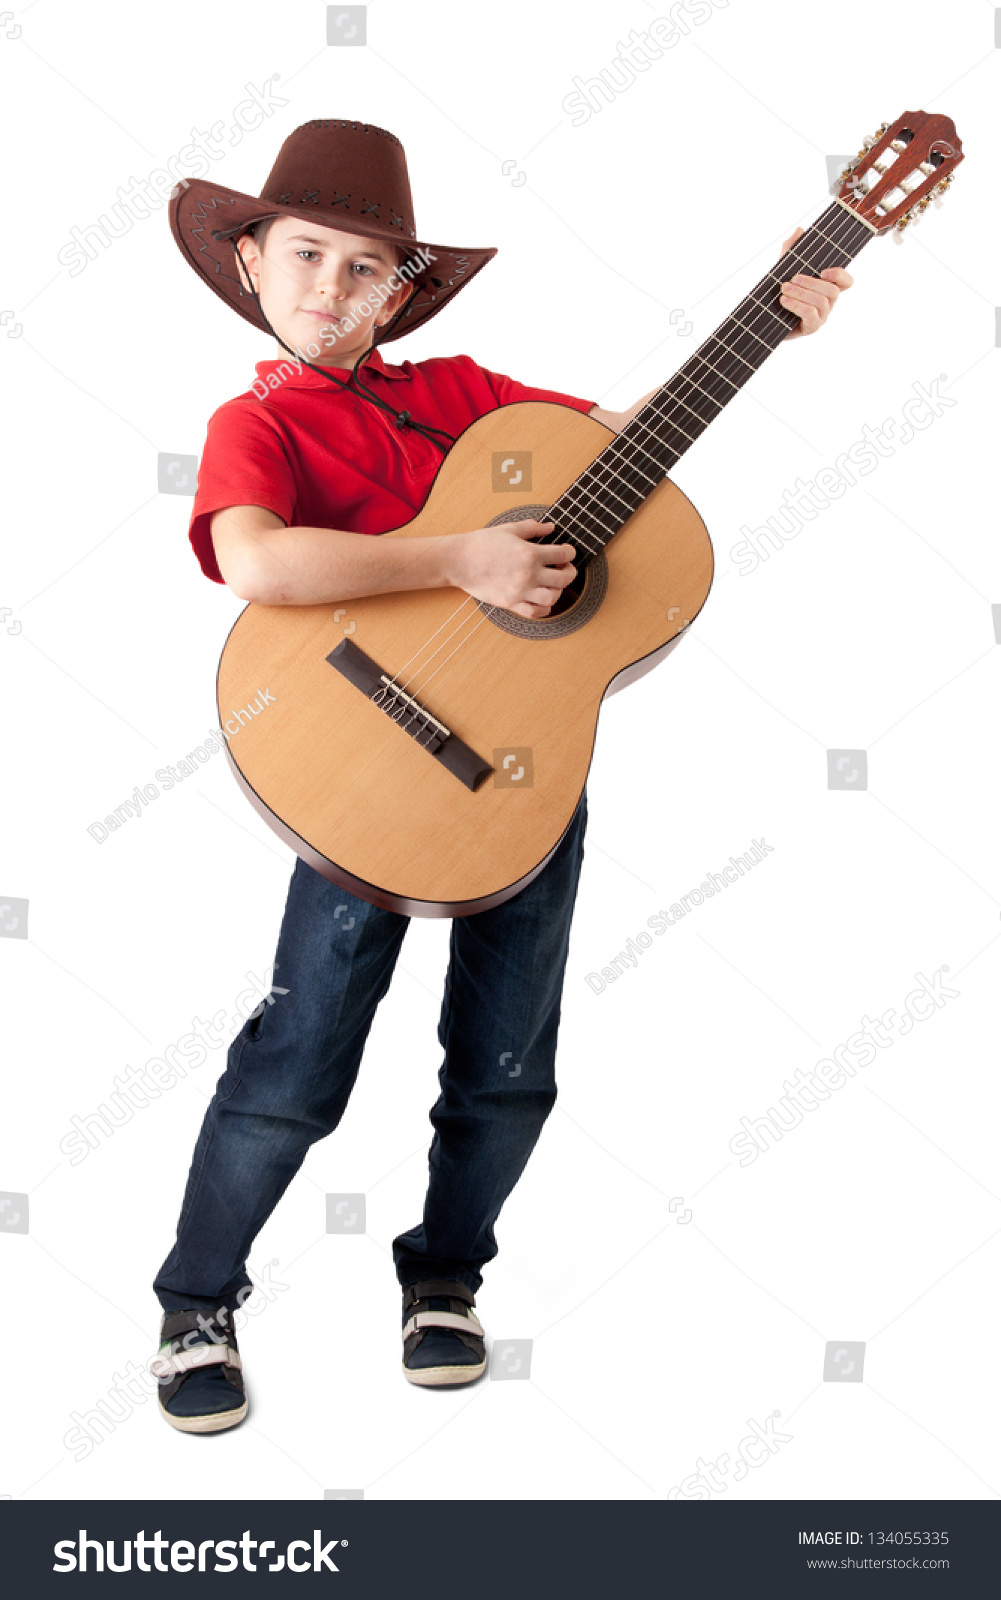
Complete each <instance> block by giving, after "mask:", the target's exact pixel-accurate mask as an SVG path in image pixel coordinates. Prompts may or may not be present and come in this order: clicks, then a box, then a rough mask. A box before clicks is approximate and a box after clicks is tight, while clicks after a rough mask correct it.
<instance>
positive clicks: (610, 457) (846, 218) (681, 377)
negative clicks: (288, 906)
mask: <svg viewBox="0 0 1001 1600" xmlns="http://www.w3.org/2000/svg"><path fill="white" fill-rule="evenodd" d="M833 209H834V208H833V207H831V208H829V209H828V211H827V212H822V213H821V216H820V217H818V218H817V221H816V222H815V223H814V224H813V226H812V228H811V231H810V237H809V245H808V251H809V255H812V253H813V252H814V251H815V250H817V251H819V254H820V255H821V256H823V255H825V254H826V253H827V252H828V251H829V250H830V249H832V248H833V249H834V250H835V251H838V252H841V253H843V254H844V255H845V259H846V261H850V260H852V259H853V255H852V252H851V251H848V250H846V249H845V244H844V242H843V241H844V240H845V239H846V238H847V237H849V235H850V231H851V228H852V226H853V225H859V218H858V217H856V216H855V215H854V214H852V213H850V212H848V211H845V210H844V209H843V208H842V209H840V211H839V214H838V215H837V216H836V217H833V218H832V220H833V221H834V222H835V224H836V226H835V230H834V236H833V237H830V236H828V235H827V234H826V233H825V232H824V230H823V228H822V227H821V226H820V224H821V222H822V221H823V220H824V219H825V218H826V217H828V216H830V215H831V213H832V211H833ZM861 225H863V226H864V224H861ZM869 237H871V235H869ZM802 242H803V241H798V243H799V244H802ZM864 242H866V241H865V240H863V243H864ZM856 253H857V252H856ZM809 255H804V254H803V253H802V252H801V251H800V250H798V249H796V248H795V247H794V248H792V249H790V250H787V251H786V252H784V254H783V255H782V256H781V257H780V258H779V260H778V262H777V263H776V265H775V267H774V268H773V269H772V270H771V271H769V272H767V273H765V275H764V277H763V278H762V279H761V280H760V281H759V283H758V284H756V285H755V286H754V290H761V289H762V288H764V286H765V285H766V283H767V282H768V281H769V280H770V281H771V282H772V283H775V284H777V283H781V282H782V281H784V265H783V264H784V263H786V262H787V261H789V260H790V259H791V260H795V261H797V262H799V263H800V265H801V266H803V267H806V268H808V269H809V270H810V271H811V272H813V271H814V270H815V268H816V262H815V261H814V260H812V259H810V258H809ZM754 290H752V291H751V292H750V293H748V294H747V295H746V296H745V297H744V298H743V299H742V300H741V301H740V302H738V306H737V308H736V310H735V311H734V312H732V313H730V315H729V316H728V317H726V318H724V322H723V324H721V326H724V325H726V324H728V323H736V324H737V325H738V327H739V328H740V329H741V330H742V334H749V335H750V336H751V338H752V339H753V340H757V342H758V343H759V344H761V345H764V346H765V347H766V349H767V350H768V352H769V353H771V352H772V351H773V350H774V349H775V348H777V346H776V345H771V344H769V341H768V340H767V338H764V337H762V332H765V331H768V326H769V322H771V323H775V322H778V323H779V324H782V323H783V317H782V315H781V314H780V311H779V310H777V309H776V308H774V307H772V306H770V305H768V304H766V303H764V302H762V301H760V300H758V299H757V298H756V295H755V292H754ZM748 302H750V303H751V304H752V305H753V306H755V307H756V308H757V309H756V311H755V312H754V313H752V315H751V320H750V323H747V322H744V321H742V320H741V318H740V317H739V316H738V315H737V312H739V311H740V310H742V309H743V308H744V307H746V306H747V305H748ZM781 309H782V311H784V312H785V315H786V316H788V317H789V318H790V320H789V322H788V323H787V324H785V326H786V332H788V331H789V329H790V328H791V327H792V326H793V325H794V324H795V322H796V321H798V320H799V319H798V317H797V316H796V313H795V312H791V311H789V310H788V309H787V308H784V307H783V308H781ZM762 316H763V317H764V319H765V320H764V322H763V323H762V326H761V332H759V331H758V329H757V327H755V324H757V323H759V322H760V321H761V318H762ZM742 334H734V335H733V337H734V338H736V339H741V338H742ZM783 337H785V335H783ZM778 342H779V343H781V340H779V341H778ZM714 343H715V344H716V345H718V346H719V347H720V348H721V351H722V355H723V359H724V360H725V359H726V358H727V357H735V358H736V360H737V361H738V362H741V363H742V364H743V365H744V366H746V367H748V369H749V375H750V373H753V372H754V371H755V370H757V369H756V365H755V363H754V362H753V361H748V360H747V358H746V356H745V355H744V354H742V352H741V351H740V350H739V349H737V347H736V345H730V344H728V343H727V342H726V340H724V339H721V338H719V337H718V336H717V335H716V333H712V334H710V335H709V336H708V338H707V339H706V340H705V341H704V342H703V344H702V345H701V346H700V347H699V349H698V350H696V351H695V352H694V354H693V355H692V356H690V357H689V358H688V361H687V362H686V363H685V366H686V367H687V366H692V365H694V364H695V363H696V362H698V363H701V365H702V366H704V367H707V368H708V369H709V371H710V372H711V373H712V374H713V375H714V376H713V377H712V378H710V377H708V376H707V375H705V374H700V377H702V379H703V382H702V383H700V382H697V381H696V380H695V379H694V377H689V376H688V375H687V374H686V373H685V371H684V368H682V369H680V370H679V372H677V373H676V374H675V375H674V380H673V381H676V382H681V383H684V384H689V385H690V386H691V387H692V388H693V389H694V390H696V391H698V393H700V394H702V395H704V396H705V397H706V399H707V400H708V401H709V403H710V405H712V406H714V407H715V408H716V409H715V411H714V412H713V414H712V415H710V416H709V417H704V416H702V415H701V413H700V412H698V411H696V410H695V407H694V405H693V404H691V403H690V401H689V400H688V399H683V398H682V397H681V396H680V395H669V396H665V398H666V399H667V400H669V401H671V402H673V403H676V404H680V405H681V406H682V407H683V408H684V409H685V410H686V411H690V412H691V413H692V416H693V417H694V418H695V419H696V422H697V424H698V425H699V426H698V428H697V431H696V432H695V433H693V434H690V433H688V431H687V430H686V429H685V428H683V427H682V426H681V425H680V423H678V422H677V421H676V420H675V419H674V418H673V417H672V416H670V415H669V414H658V416H657V423H658V424H659V425H660V426H661V427H665V428H666V429H667V431H668V432H670V431H674V432H675V433H678V434H680V435H681V436H682V437H683V438H684V439H686V440H687V441H688V443H694V442H695V439H697V438H698V437H699V435H700V433H701V432H703V431H704V430H705V428H707V427H708V426H709V423H710V422H712V421H713V420H715V416H716V415H718V414H719V411H721V410H722V408H723V406H724V405H725V404H726V402H727V400H729V399H730V398H731V395H724V397H723V398H722V399H720V397H719V393H718V392H716V393H714V392H713V390H714V388H715V387H716V384H715V380H716V379H721V380H722V382H723V383H724V384H725V385H729V387H730V389H731V390H732V392H733V394H736V393H737V392H738V391H739V389H740V388H741V387H742V384H741V383H734V382H733V380H732V379H731V378H730V377H729V376H728V375H727V373H725V372H721V371H720V370H719V368H718V367H716V366H715V365H714V363H713V361H711V360H710V359H709V358H708V357H707V356H705V355H703V354H702V352H703V350H705V349H707V348H708V347H709V346H710V345H712V344H714ZM714 355H717V352H715V351H714ZM743 381H746V379H745V380H743ZM671 382H672V379H668V380H667V382H666V383H665V384H663V385H661V389H665V388H667V386H668V384H670V383H671ZM703 383H704V384H705V385H706V387H703ZM658 393H659V391H658ZM656 398H657V396H656V395H654V396H652V397H651V401H650V402H648V403H647V406H646V407H644V408H643V410H646V409H648V408H649V406H650V405H651V404H653V403H654V402H655V401H656ZM654 409H655V410H656V406H654ZM641 415H642V412H641V413H638V414H637V416H636V417H633V418H632V419H631V420H630V423H627V424H626V427H625V428H623V429H622V430H621V431H620V433H619V435H618V436H617V438H616V439H614V440H612V441H610V443H609V444H608V445H607V446H606V447H605V451H604V452H601V453H600V454H599V456H598V457H596V458H595V460H594V461H592V462H591V463H590V464H589V465H588V467H586V468H585V469H584V471H583V472H582V473H580V474H579V475H578V479H577V480H575V482H574V483H572V484H570V485H569V486H568V488H567V489H566V490H565V491H564V493H563V494H562V495H561V496H560V497H559V499H558V500H557V501H555V502H554V507H555V506H558V505H560V504H561V503H563V505H564V507H565V511H566V514H567V516H568V517H569V518H572V517H573V515H574V513H575V512H576V513H580V514H582V515H586V513H587V512H588V511H591V512H592V515H593V513H594V511H595V510H605V511H613V508H612V507H611V505H610V504H608V503H607V501H604V500H603V499H602V494H603V493H604V492H610V493H611V494H612V495H613V496H614V498H616V499H617V500H619V502H620V504H621V505H623V506H625V507H626V508H627V511H626V515H627V517H628V516H630V515H632V513H633V512H634V511H635V510H636V509H637V506H635V505H631V504H630V502H629V501H628V500H625V499H623V498H622V496H621V495H617V494H615V490H614V489H613V488H612V483H611V482H608V481H602V475H604V477H605V479H606V480H607V478H608V477H609V476H610V477H611V479H612V481H613V482H615V483H618V484H619V485H620V486H624V487H626V488H629V489H633V490H638V489H639V488H640V484H639V483H638V482H630V478H631V477H632V476H634V475H638V477H639V478H641V479H644V480H645V481H646V484H647V485H648V486H649V488H653V487H656V485H657V484H658V483H659V482H661V481H662V480H663V479H664V478H666V477H667V475H668V471H669V470H670V469H669V468H668V469H665V468H664V467H663V466H662V465H661V463H660V462H659V461H657V460H656V459H655V458H649V461H648V464H649V465H650V466H651V467H652V469H653V471H654V473H655V476H653V477H648V476H647V474H646V473H644V472H643V471H642V469H641V468H640V466H639V465H638V463H637V461H636V456H637V454H638V453H641V452H640V451H638V450H637V447H638V446H641V445H642V444H644V443H646V442H647V441H646V440H645V439H641V437H640V434H641V433H642V434H647V435H649V436H650V437H651V439H652V440H653V443H654V447H658V446H659V447H660V448H661V449H663V448H664V446H665V445H667V440H666V439H664V438H663V437H661V434H660V433H659V432H658V431H657V428H656V427H651V426H650V425H649V423H639V430H637V431H636V432H634V433H633V434H631V435H629V436H628V438H627V439H626V440H625V441H623V435H624V434H625V433H626V429H628V428H630V427H632V426H633V425H635V424H636V423H638V422H639V418H640V416H641ZM623 443H625V445H626V447H627V449H626V456H627V462H628V464H627V465H626V466H624V467H623V466H622V463H621V460H617V459H616V455H617V453H619V454H620V455H621V451H622V446H623ZM667 448H668V449H669V450H670V449H671V446H669V445H667ZM684 448H685V447H683V449H684ZM606 452H607V455H606ZM647 459H648V458H647V457H645V456H644V461H647ZM599 462H600V463H601V465H600V466H599V465H598V463H599ZM673 464H674V463H672V465H673ZM591 473H593V474H594V476H595V477H596V478H597V479H598V481H597V483H596V484H595V486H594V488H591V487H585V486H584V485H583V483H582V481H581V480H583V479H585V478H586V477H587V476H588V475H589V474H591ZM647 492H649V490H648V489H645V490H643V493H642V495H641V498H640V503H642V499H643V498H645V496H646V493H647ZM576 497H582V498H581V500H580V503H579V504H576V505H575V504H574V503H573V501H574V498H576ZM549 509H550V510H552V509H553V507H550V508H549ZM613 515H614V511H613ZM543 520H555V519H551V518H546V519H543ZM593 520H594V521H596V522H597V523H598V525H599V527H601V525H602V524H601V518H600V517H599V516H597V515H593ZM573 526H574V527H575V533H574V534H573V535H570V534H561V533H560V531H559V528H558V527H557V528H555V529H554V530H553V531H552V533H551V534H546V535H544V536H543V537H541V538H539V539H536V540H533V541H532V542H533V543H534V544H537V545H542V544H556V543H562V542H567V543H570V542H572V543H574V544H575V545H577V547H578V548H580V549H584V550H587V551H588V553H589V554H591V555H597V554H598V552H599V550H600V549H602V548H604V546H603V545H602V544H600V543H599V545H598V547H597V548H592V547H591V545H590V544H589V543H588V540H587V538H585V537H581V536H580V535H579V532H578V531H576V530H577V525H576V524H573ZM615 531H617V530H615V529H613V530H612V532H611V533H610V534H609V537H612V536H614V532H615ZM606 532H607V530H606ZM470 606H476V607H478V608H481V602H479V601H477V600H476V598H475V596H472V595H469V596H467V597H466V599H465V600H464V601H461V602H460V603H459V605H458V606H456V608H455V610H454V611H453V612H451V613H450V614H449V616H447V617H446V618H445V619H444V620H443V621H442V623H441V624H440V625H439V627H438V628H437V629H436V630H435V632H434V633H433V634H432V635H431V636H430V637H429V638H428V639H426V640H425V641H424V642H423V643H422V644H420V645H418V646H417V648H416V649H415V650H414V651H413V652H412V653H411V655H410V656H409V657H408V659H407V660H406V661H405V662H404V663H403V666H402V667H400V668H398V669H397V673H396V674H394V675H393V677H392V678H391V679H389V681H388V682H387V683H386V684H385V685H384V686H383V688H382V689H381V690H379V691H378V692H377V694H376V695H374V696H373V697H372V698H373V700H374V701H375V703H376V704H379V702H380V700H382V699H385V698H388V697H389V696H392V695H394V694H396V693H400V694H406V693H408V692H410V685H411V684H413V682H414V679H415V678H416V677H417V675H418V674H419V673H420V672H421V671H422V670H426V668H427V667H428V666H430V664H431V662H433V661H434V659H435V656H437V655H439V654H440V652H441V651H442V650H443V649H445V648H446V646H447V645H448V644H450V643H451V642H452V641H453V640H456V639H458V642H457V643H456V644H454V646H453V648H452V650H451V651H450V652H449V654H448V655H447V656H446V657H445V658H444V660H443V661H441V662H439V664H438V666H437V667H436V668H435V670H434V671H433V672H432V673H431V674H430V676H429V677H428V678H426V679H425V680H424V682H423V683H422V684H421V685H420V688H419V690H418V691H417V693H419V694H424V693H425V692H426V690H427V688H428V685H429V684H431V683H432V682H433V681H434V680H435V679H436V678H438V677H439V674H440V673H441V672H442V671H443V670H444V668H445V667H446V666H447V665H448V663H449V662H450V661H451V660H452V658H453V656H454V655H455V654H456V653H457V651H458V650H459V649H460V648H462V646H463V645H464V644H466V643H468V641H469V640H470V639H471V638H472V636H473V634H475V633H476V631H477V629H478V628H479V627H481V626H482V624H483V623H484V622H486V621H488V620H489V619H490V617H491V616H492V615H493V614H494V612H495V611H497V610H503V609H504V608H503V607H497V606H490V607H488V608H487V609H486V610H485V611H482V609H481V616H480V620H479V622H477V623H476V626H475V627H474V628H472V629H471V630H470V631H469V632H468V633H466V634H465V637H464V638H459V637H458V636H459V635H460V633H461V632H462V630H463V628H464V626H465V623H466V622H469V621H472V617H473V613H472V612H471V611H470V612H469V615H468V616H466V617H465V618H464V619H463V621H462V622H461V623H460V624H459V626H458V627H457V628H454V629H453V630H452V632H451V633H450V634H449V635H448V637H447V638H446V639H444V640H443V641H442V642H441V643H440V644H439V645H438V647H437V649H436V650H435V651H434V653H433V654H432V655H431V656H430V657H429V658H428V659H427V660H425V661H424V662H423V663H422V664H421V665H418V666H417V667H415V668H414V670H413V672H411V674H410V676H409V678H407V680H406V682H405V683H402V684H401V683H400V682H399V675H400V674H402V673H403V672H405V671H406V669H407V667H408V666H410V663H411V662H413V661H414V660H415V658H416V657H418V656H420V655H422V654H423V652H425V651H426V650H427V649H429V648H430V646H431V645H432V644H433V643H434V641H435V639H437V637H438V635H439V634H440V633H441V632H442V631H443V629H445V628H447V627H448V625H449V623H451V622H453V621H454V620H455V618H456V617H458V616H460V614H461V613H462V612H463V611H466V610H467V609H468V608H469V607H470ZM540 620H544V619H540ZM442 681H444V680H442ZM438 687H439V689H440V687H441V683H440V682H439V685H438ZM414 698H416V694H415V695H414ZM390 715H391V716H392V718H393V720H394V721H396V722H398V723H399V722H400V721H402V720H403V719H405V718H407V717H411V716H414V717H418V716H421V715H423V716H425V717H426V716H429V715H430V713H428V712H426V711H425V710H424V709H423V708H421V710H420V711H418V712H416V713H415V712H413V711H411V709H410V707H409V706H407V705H406V704H402V705H400V706H398V707H397V708H395V709H394V710H393V711H391V712H390ZM425 731H427V724H426V723H425Z"/></svg>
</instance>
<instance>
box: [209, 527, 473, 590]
mask: <svg viewBox="0 0 1001 1600" xmlns="http://www.w3.org/2000/svg"><path fill="white" fill-rule="evenodd" d="M211 529H212V544H213V547H214V549H215V555H216V561H217V562H218V564H219V571H220V572H221V573H222V575H223V578H224V579H225V581H226V584H227V585H228V587H229V588H230V589H232V591H233V593H234V594H235V595H236V596H237V597H238V598H239V599H240V600H256V601H257V602H258V603H259V604H261V605H268V606H286V605H292V606H303V605H305V606H309V605H322V604H324V603H326V602H327V601H329V600H353V599H355V598H356V597H357V596H359V595H364V594H387V593H390V592H391V591H393V590H395V589H440V588H444V587H445V586H446V585H447V584H448V583H449V582H450V581H451V580H450V579H449V578H448V576H447V574H446V560H445V555H446V546H447V544H448V535H442V536H441V537H434V538H429V539H420V538H411V539H407V540H402V539H395V538H393V536H392V535H391V534H382V535H380V537H379V538H377V539H376V538H371V537H365V536H364V535H359V534H357V533H351V532H348V531H347V530H344V529H339V528H289V527H286V526H285V523H284V522H283V521H282V519H281V517H279V516H276V514H275V513H274V512H273V511H268V510H266V509H265V508H264V507H263V506H228V507H227V508H226V509H225V510H224V511H217V512H216V513H215V515H214V516H213V518H212V523H211Z"/></svg>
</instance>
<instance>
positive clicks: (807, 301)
mask: <svg viewBox="0 0 1001 1600" xmlns="http://www.w3.org/2000/svg"><path fill="white" fill-rule="evenodd" d="M804 232H805V229H803V228H797V229H796V231H795V233H791V234H790V235H789V237H788V239H787V240H786V241H785V244H784V245H783V246H782V253H783V255H784V254H785V252H786V251H787V250H788V249H789V248H790V247H791V246H792V245H794V244H795V243H796V240H797V239H801V238H802V237H803V234H804ZM854 282H855V279H854V278H853V277H852V275H851V273H850V272H846V271H845V269H844V267H825V268H824V270H823V271H822V273H821V274H820V277H819V278H810V277H807V276H806V274H805V273H802V272H797V273H795V274H794V275H793V277H792V278H791V279H790V280H789V281H788V282H787V283H783V284H780V286H779V287H780V289H781V295H780V299H781V303H782V304H783V305H784V306H785V307H786V308H787V310H789V311H795V313H796V315H797V316H798V317H799V318H800V321H799V322H798V323H797V324H796V326H795V327H794V328H790V330H789V332H788V333H787V334H786V338H787V339H798V338H800V336H801V335H802V334H804V333H816V331H817V329H818V328H822V327H823V325H824V323H825V322H826V321H827V319H828V317H829V316H830V314H831V307H832V306H833V304H834V302H835V300H837V298H838V295H839V294H841V292H842V290H844V289H850V288H851V286H852V284H853V283H854Z"/></svg>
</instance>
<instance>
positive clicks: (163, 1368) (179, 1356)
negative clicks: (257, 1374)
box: [149, 1344, 243, 1380]
mask: <svg viewBox="0 0 1001 1600" xmlns="http://www.w3.org/2000/svg"><path fill="white" fill-rule="evenodd" d="M220 1365H222V1366H227V1367H242V1366H243V1362H242V1361H241V1360H240V1352H239V1351H238V1350H234V1349H233V1348H232V1347H231V1346H230V1345H228V1344H195V1345H191V1346H190V1347H189V1348H188V1349H187V1350H178V1351H177V1352H176V1354H173V1355H172V1354H170V1352H168V1351H164V1353H163V1354H162V1355H157V1356H154V1357H153V1360H152V1361H151V1362H150V1364H149V1370H150V1372H152V1374H153V1376H154V1377H155V1378H158V1379H161V1380H163V1379H165V1378H166V1377H167V1375H168V1373H177V1372H191V1371H193V1370H194V1369H195V1368H199V1367H211V1366H220Z"/></svg>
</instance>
